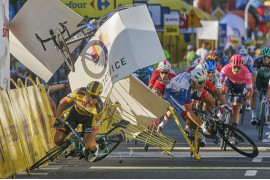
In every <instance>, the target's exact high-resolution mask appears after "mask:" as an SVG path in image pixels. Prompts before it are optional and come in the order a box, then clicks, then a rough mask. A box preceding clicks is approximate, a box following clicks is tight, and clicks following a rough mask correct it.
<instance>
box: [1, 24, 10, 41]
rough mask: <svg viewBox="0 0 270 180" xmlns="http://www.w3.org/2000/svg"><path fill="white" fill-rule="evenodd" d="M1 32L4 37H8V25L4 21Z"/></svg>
mask: <svg viewBox="0 0 270 180" xmlns="http://www.w3.org/2000/svg"><path fill="white" fill-rule="evenodd" d="M2 32H3V35H2V36H3V37H6V38H8V37H9V27H8V24H6V23H3V30H2Z"/></svg>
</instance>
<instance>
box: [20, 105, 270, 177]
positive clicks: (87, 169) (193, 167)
mask: <svg viewBox="0 0 270 180" xmlns="http://www.w3.org/2000/svg"><path fill="white" fill-rule="evenodd" d="M250 118H251V114H250V111H248V110H246V115H245V121H244V124H243V125H242V126H241V125H239V126H238V127H239V128H240V129H241V130H243V131H244V132H245V133H246V134H247V135H248V136H249V137H251V138H252V139H253V140H254V142H255V143H256V145H257V146H258V149H259V155H258V156H257V157H256V158H247V157H245V156H242V155H241V154H239V153H237V152H235V151H234V150H232V149H231V148H229V149H227V150H226V151H222V150H220V148H219V145H216V144H214V143H213V142H212V140H211V139H207V146H206V147H205V148H201V150H200V154H201V156H202V157H203V158H202V159H201V160H200V161H197V160H195V159H194V158H193V157H190V149H189V147H188V145H187V143H186V142H185V140H184V138H183V136H182V134H181V133H180V131H179V128H178V126H177V125H176V123H175V122H174V120H173V119H171V120H170V121H169V123H168V124H167V125H166V126H165V128H164V131H163V134H166V135H168V136H171V137H172V138H174V139H175V140H177V144H176V146H175V148H174V150H173V151H172V154H171V156H169V155H167V154H166V153H164V152H162V151H160V150H159V149H157V148H155V147H150V148H149V150H148V152H145V151H144V143H142V142H138V144H137V145H135V143H134V140H132V141H130V142H129V143H122V144H121V145H120V146H119V147H118V148H117V149H116V150H115V151H114V152H113V153H112V154H111V155H110V156H109V157H107V158H105V159H104V160H102V161H100V162H96V163H89V162H86V161H84V160H77V159H75V158H67V159H60V161H59V162H50V163H49V165H48V166H41V167H40V169H39V170H34V171H32V172H31V175H27V174H26V172H20V173H19V174H17V175H16V176H15V178H20V179H23V178H28V179H32V178H34V179H38V178H46V179H50V178H57V179H58V178H87V179H92V178H95V179H99V178H102V179H107V178H108V179H109V178H116V179H127V178H132V179H139V178H140V179H141V178H143V179H148V178H156V179H157V178H163V179H170V178H178V179H180V178H181V179H182V178H185V179H188V178H193V179H200V178H209V179H212V178H214V179H220V178H221V179H223V178H226V179H229V178H233V179H240V178H245V179H248V178H255V179H259V178H267V179H268V178H269V177H270V142H269V140H268V139H267V137H268V134H270V130H269V128H270V126H268V125H266V126H265V127H264V135H263V140H262V141H259V140H258V139H257V130H256V128H255V126H252V125H251V124H250Z"/></svg>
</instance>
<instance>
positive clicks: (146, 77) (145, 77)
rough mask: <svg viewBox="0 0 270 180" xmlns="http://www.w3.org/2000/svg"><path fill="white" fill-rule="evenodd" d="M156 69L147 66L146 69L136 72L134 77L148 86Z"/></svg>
mask: <svg viewBox="0 0 270 180" xmlns="http://www.w3.org/2000/svg"><path fill="white" fill-rule="evenodd" d="M154 71H155V69H154V68H153V66H147V67H145V68H142V69H139V70H137V71H135V72H134V75H135V76H137V77H138V78H139V79H140V80H141V81H142V82H143V83H144V84H145V85H146V86H148V84H149V81H150V78H151V76H152V74H153V72H154Z"/></svg>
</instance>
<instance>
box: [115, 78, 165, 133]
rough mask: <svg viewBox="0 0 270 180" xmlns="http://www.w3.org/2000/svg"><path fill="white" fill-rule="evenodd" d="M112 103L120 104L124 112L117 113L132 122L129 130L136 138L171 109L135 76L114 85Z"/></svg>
mask: <svg viewBox="0 0 270 180" xmlns="http://www.w3.org/2000/svg"><path fill="white" fill-rule="evenodd" d="M110 101H111V102H113V103H115V102H119V103H120V105H121V109H122V110H124V111H122V110H121V111H118V112H117V113H118V114H119V115H120V116H121V118H122V119H126V120H129V121H130V123H131V124H130V126H128V128H127V130H128V131H129V132H130V133H131V134H133V135H134V136H135V135H136V134H138V133H139V132H142V131H143V130H145V129H146V128H147V127H148V126H149V125H150V124H151V123H153V122H155V121H156V120H157V119H158V118H159V117H161V116H162V115H164V114H165V113H166V111H167V108H168V107H169V103H168V102H167V101H165V100H163V99H162V98H160V97H159V96H157V95H155V94H154V93H153V92H152V91H151V90H149V89H148V88H147V87H146V86H145V85H144V84H143V83H142V82H141V81H140V80H139V79H138V78H136V77H135V76H134V75H129V76H128V77H126V78H124V79H122V80H120V81H118V82H116V83H115V84H114V87H113V89H112V92H111V95H110ZM153 104H158V106H153ZM142 121H143V123H142Z"/></svg>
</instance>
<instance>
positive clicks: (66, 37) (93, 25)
mask: <svg viewBox="0 0 270 180" xmlns="http://www.w3.org/2000/svg"><path fill="white" fill-rule="evenodd" d="M134 6H135V5H133V4H131V5H124V6H120V7H118V8H116V9H114V10H113V11H111V12H109V13H107V14H105V15H104V16H102V17H101V18H99V19H98V20H95V19H92V20H90V18H89V17H87V16H85V17H84V18H83V19H82V21H81V22H80V23H79V24H78V25H77V27H78V28H79V27H80V28H79V29H78V30H77V31H75V32H73V33H70V32H69V30H68V28H67V27H66V23H67V21H65V22H63V23H59V25H60V26H61V28H60V29H59V28H56V29H55V30H53V29H50V30H49V33H50V36H51V37H49V38H47V39H41V37H40V36H39V35H38V34H37V33H36V34H35V36H36V38H37V39H38V41H39V42H40V43H41V45H42V47H43V49H44V51H46V47H45V43H46V42H48V41H51V40H52V41H53V43H54V45H55V48H56V49H57V50H58V51H60V52H61V54H62V56H63V58H64V61H65V62H66V64H67V66H68V67H69V69H70V70H71V71H72V72H74V71H75V67H74V59H72V57H71V53H70V50H69V47H68V45H70V44H72V43H75V42H78V41H81V40H84V39H87V38H91V37H93V36H94V35H95V33H96V32H97V30H98V29H99V28H100V27H101V26H102V25H103V24H104V23H105V22H106V21H107V20H108V19H109V18H110V17H112V16H113V15H114V14H115V13H116V12H118V11H121V10H124V9H128V8H132V7H134Z"/></svg>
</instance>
